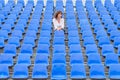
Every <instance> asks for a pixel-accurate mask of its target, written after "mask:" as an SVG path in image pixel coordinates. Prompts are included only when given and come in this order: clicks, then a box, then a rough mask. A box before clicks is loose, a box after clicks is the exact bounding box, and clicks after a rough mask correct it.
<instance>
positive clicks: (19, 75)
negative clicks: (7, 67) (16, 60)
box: [12, 64, 28, 79]
mask: <svg viewBox="0 0 120 80" xmlns="http://www.w3.org/2000/svg"><path fill="white" fill-rule="evenodd" d="M12 78H15V79H25V78H28V66H27V65H21V64H17V65H15V66H14V71H13V76H12Z"/></svg>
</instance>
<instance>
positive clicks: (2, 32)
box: [0, 30, 8, 39]
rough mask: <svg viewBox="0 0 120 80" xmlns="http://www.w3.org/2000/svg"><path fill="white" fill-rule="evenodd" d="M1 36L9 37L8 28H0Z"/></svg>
mask: <svg viewBox="0 0 120 80" xmlns="http://www.w3.org/2000/svg"><path fill="white" fill-rule="evenodd" d="M0 37H2V38H4V39H8V32H7V31H6V30H0Z"/></svg>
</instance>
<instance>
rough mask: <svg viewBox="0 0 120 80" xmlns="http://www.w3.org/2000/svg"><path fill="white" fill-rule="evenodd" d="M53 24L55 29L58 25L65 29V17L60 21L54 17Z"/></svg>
mask: <svg viewBox="0 0 120 80" xmlns="http://www.w3.org/2000/svg"><path fill="white" fill-rule="evenodd" d="M53 25H54V29H55V30H56V29H57V28H58V27H61V28H62V29H64V19H63V18H61V20H60V22H58V21H57V20H56V19H55V18H54V19H53Z"/></svg>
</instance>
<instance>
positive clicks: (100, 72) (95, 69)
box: [90, 64, 106, 79]
mask: <svg viewBox="0 0 120 80" xmlns="http://www.w3.org/2000/svg"><path fill="white" fill-rule="evenodd" d="M90 78H92V79H105V78H106V76H105V71H104V66H103V65H102V64H97V65H91V67H90Z"/></svg>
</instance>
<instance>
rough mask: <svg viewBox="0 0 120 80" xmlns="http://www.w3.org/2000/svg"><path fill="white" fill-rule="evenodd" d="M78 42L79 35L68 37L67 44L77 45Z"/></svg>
mask: <svg viewBox="0 0 120 80" xmlns="http://www.w3.org/2000/svg"><path fill="white" fill-rule="evenodd" d="M79 44H80V40H79V37H69V41H68V46H70V45H79Z"/></svg>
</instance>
